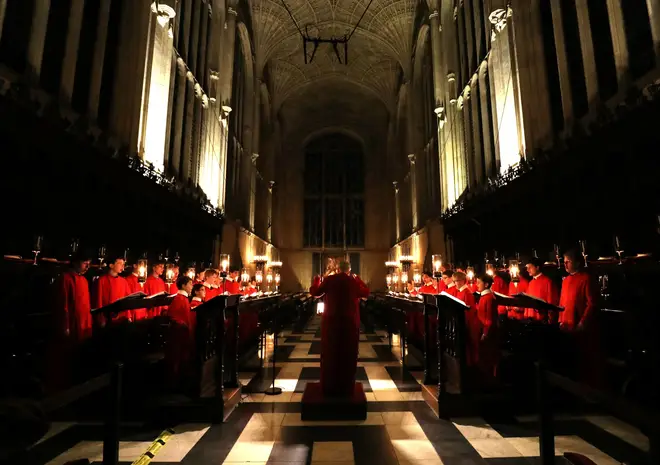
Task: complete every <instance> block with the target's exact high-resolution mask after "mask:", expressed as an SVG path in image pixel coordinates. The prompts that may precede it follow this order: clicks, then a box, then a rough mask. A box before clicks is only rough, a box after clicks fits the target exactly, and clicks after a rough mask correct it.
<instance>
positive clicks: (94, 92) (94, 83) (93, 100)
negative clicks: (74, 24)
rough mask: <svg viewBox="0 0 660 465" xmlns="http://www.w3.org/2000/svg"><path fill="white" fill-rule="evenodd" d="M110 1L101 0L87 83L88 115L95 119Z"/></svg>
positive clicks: (97, 109)
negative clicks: (89, 75) (89, 78)
mask: <svg viewBox="0 0 660 465" xmlns="http://www.w3.org/2000/svg"><path fill="white" fill-rule="evenodd" d="M110 1H111V0H101V8H100V9H99V19H98V22H97V26H98V29H97V30H96V43H95V44H94V59H93V60H92V73H91V82H90V84H89V108H88V112H89V117H90V119H92V120H96V118H97V117H98V112H99V99H100V97H101V81H102V80H103V62H104V61H105V42H106V39H107V38H108V19H109V18H110Z"/></svg>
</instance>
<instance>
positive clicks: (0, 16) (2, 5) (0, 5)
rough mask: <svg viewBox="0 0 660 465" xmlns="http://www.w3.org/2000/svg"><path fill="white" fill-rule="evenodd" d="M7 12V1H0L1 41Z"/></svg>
mask: <svg viewBox="0 0 660 465" xmlns="http://www.w3.org/2000/svg"><path fill="white" fill-rule="evenodd" d="M6 10H7V0H0V39H2V26H3V24H4V23H5V11H6Z"/></svg>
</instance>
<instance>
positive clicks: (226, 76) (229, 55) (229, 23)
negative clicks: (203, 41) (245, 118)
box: [220, 0, 238, 111]
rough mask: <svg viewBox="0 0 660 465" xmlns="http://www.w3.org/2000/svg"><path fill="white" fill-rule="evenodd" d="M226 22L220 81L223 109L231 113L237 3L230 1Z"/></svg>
mask: <svg viewBox="0 0 660 465" xmlns="http://www.w3.org/2000/svg"><path fill="white" fill-rule="evenodd" d="M228 3H229V7H228V8H227V15H226V21H225V37H224V40H223V44H222V68H221V70H222V78H221V80H220V82H221V86H220V97H221V99H222V100H221V101H222V105H223V107H227V108H228V109H229V111H231V86H232V79H233V77H234V47H235V44H236V16H237V15H238V13H237V12H236V10H235V8H236V3H237V1H236V0H234V1H230V2H228Z"/></svg>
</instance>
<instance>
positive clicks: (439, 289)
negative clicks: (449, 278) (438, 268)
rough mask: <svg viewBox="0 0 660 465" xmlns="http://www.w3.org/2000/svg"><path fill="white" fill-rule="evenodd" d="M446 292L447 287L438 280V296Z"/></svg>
mask: <svg viewBox="0 0 660 465" xmlns="http://www.w3.org/2000/svg"><path fill="white" fill-rule="evenodd" d="M446 290H447V285H446V284H445V282H444V281H443V280H442V279H439V280H438V294H440V293H441V292H444V291H446Z"/></svg>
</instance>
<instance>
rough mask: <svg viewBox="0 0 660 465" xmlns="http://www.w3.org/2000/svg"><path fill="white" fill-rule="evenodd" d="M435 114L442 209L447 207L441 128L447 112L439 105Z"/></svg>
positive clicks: (443, 137)
mask: <svg viewBox="0 0 660 465" xmlns="http://www.w3.org/2000/svg"><path fill="white" fill-rule="evenodd" d="M435 114H436V116H437V117H438V157H439V160H438V171H439V173H438V174H439V177H438V179H439V180H440V210H441V211H444V210H445V209H446V207H447V205H446V202H447V182H446V180H445V178H446V174H445V162H444V160H445V155H446V154H445V145H446V144H445V131H444V130H443V129H444V127H445V124H447V113H446V111H445V107H443V106H442V105H439V106H437V107H436V108H435Z"/></svg>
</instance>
